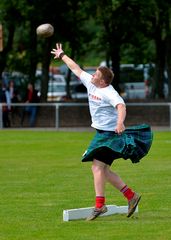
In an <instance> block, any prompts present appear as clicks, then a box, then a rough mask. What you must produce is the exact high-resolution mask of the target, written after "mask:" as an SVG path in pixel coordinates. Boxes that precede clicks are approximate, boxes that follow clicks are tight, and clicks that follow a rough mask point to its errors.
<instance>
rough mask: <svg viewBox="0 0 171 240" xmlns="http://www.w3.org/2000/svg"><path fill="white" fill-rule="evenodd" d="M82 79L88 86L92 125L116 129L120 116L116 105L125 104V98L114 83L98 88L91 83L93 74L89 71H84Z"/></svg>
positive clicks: (102, 128)
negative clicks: (114, 86) (115, 87)
mask: <svg viewBox="0 0 171 240" xmlns="http://www.w3.org/2000/svg"><path fill="white" fill-rule="evenodd" d="M80 79H81V81H82V83H83V84H84V86H85V87H86V88H87V93H88V101H89V109H90V114H91V119H92V124H91V126H92V127H93V128H96V129H99V130H106V131H115V128H116V125H117V116H118V113H117V109H116V105H117V104H119V103H122V104H124V101H123V99H122V98H121V97H120V95H119V94H118V92H117V91H116V90H115V89H114V88H113V86H112V85H109V86H107V87H104V88H97V87H96V86H95V85H94V84H92V83H91V79H92V75H90V74H89V73H86V72H84V71H83V72H82V73H81V76H80Z"/></svg>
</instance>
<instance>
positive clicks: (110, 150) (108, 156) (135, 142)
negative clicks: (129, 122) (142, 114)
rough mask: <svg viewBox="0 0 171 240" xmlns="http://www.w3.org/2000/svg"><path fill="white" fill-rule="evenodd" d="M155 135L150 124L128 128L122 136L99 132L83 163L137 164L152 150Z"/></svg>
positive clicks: (84, 156)
mask: <svg viewBox="0 0 171 240" xmlns="http://www.w3.org/2000/svg"><path fill="white" fill-rule="evenodd" d="M152 140H153V133H152V131H151V128H150V126H149V125H148V124H141V125H136V126H131V127H129V128H127V129H126V130H125V131H124V132H123V133H122V134H121V135H118V134H117V133H115V132H112V131H101V130H97V132H96V135H95V136H94V138H93V140H92V142H91V143H90V145H89V147H88V149H87V150H86V152H85V153H84V154H83V157H82V162H86V161H93V159H97V160H99V161H102V162H104V163H106V164H108V165H111V164H112V162H113V161H114V160H115V159H118V158H123V159H125V160H126V159H130V160H131V161H132V163H137V162H139V161H140V159H142V158H143V157H144V156H145V155H146V154H147V153H148V152H149V150H150V147H151V145H152Z"/></svg>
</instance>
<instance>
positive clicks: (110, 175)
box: [51, 43, 152, 220]
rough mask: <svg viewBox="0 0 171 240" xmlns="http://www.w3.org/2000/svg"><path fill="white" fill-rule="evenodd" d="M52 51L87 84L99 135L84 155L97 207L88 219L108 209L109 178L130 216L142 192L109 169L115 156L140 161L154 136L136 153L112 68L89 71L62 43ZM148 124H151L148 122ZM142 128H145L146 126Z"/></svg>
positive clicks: (94, 124) (92, 113)
mask: <svg viewBox="0 0 171 240" xmlns="http://www.w3.org/2000/svg"><path fill="white" fill-rule="evenodd" d="M51 53H52V54H53V55H54V58H55V59H61V60H62V61H63V62H64V63H65V64H66V65H67V66H68V68H70V69H71V71H72V72H73V73H74V74H75V75H76V76H77V77H79V78H80V80H81V81H82V83H83V84H84V85H85V87H86V88H87V93H88V101H89V109H90V114H91V119H92V125H91V126H92V127H93V128H95V129H96V135H95V137H94V139H93V141H92V142H91V144H90V146H89V148H88V150H87V151H86V153H85V154H84V156H83V158H82V161H83V162H84V161H92V172H93V177H94V188H95V194H96V196H95V207H94V209H93V212H92V214H91V215H90V216H89V217H88V218H87V220H94V219H95V218H97V217H98V216H100V215H102V214H103V213H105V212H106V211H107V207H106V205H105V184H106V182H109V183H111V184H112V185H113V186H114V187H115V188H116V189H118V190H119V191H120V192H121V193H122V194H123V195H124V196H125V198H126V199H127V201H128V215H127V217H130V216H131V215H132V214H133V213H134V212H135V210H136V207H137V205H138V203H139V201H140V198H141V196H139V195H138V194H137V193H136V192H135V191H133V190H132V189H131V188H130V187H128V186H127V184H125V183H124V182H123V180H122V179H121V178H120V177H119V176H118V175H117V174H116V173H115V172H113V171H112V170H111V169H110V166H111V164H112V163H113V161H114V159H117V158H121V157H122V158H124V159H127V158H130V159H131V157H132V160H133V162H138V161H139V159H141V158H142V157H143V156H144V155H145V154H146V153H147V152H148V150H149V148H150V146H151V140H152V136H151V134H148V140H147V142H148V143H147V142H146V143H145V146H146V148H145V150H144V151H143V154H140V151H139V150H138V154H137V152H135V150H136V149H138V148H136V145H135V141H134V140H132V139H133V138H130V137H129V136H130V135H131V136H132V135H133V134H132V133H130V135H129V134H127V133H126V131H125V126H124V120H125V117H126V106H125V103H124V101H123V99H122V98H121V97H120V95H119V94H118V93H117V91H116V90H115V89H114V88H113V86H112V85H111V83H112V80H113V77H114V74H113V72H112V71H111V70H110V69H109V68H107V67H98V68H97V70H96V72H95V73H94V74H93V75H90V74H88V73H86V72H85V71H84V70H82V69H81V68H80V67H79V65H78V64H76V63H75V62H74V61H73V60H72V59H71V58H70V57H68V56H67V55H66V54H65V53H64V51H63V49H62V45H61V44H58V43H57V44H56V49H53V50H52V51H51ZM146 127H147V128H148V126H145V128H146ZM142 128H143V129H144V126H143V127H142ZM137 131H139V130H137ZM147 132H148V133H149V132H150V130H149V129H148V130H147ZM150 133H151V132H150ZM128 139H129V140H128ZM130 139H131V140H130ZM131 141H132V142H131ZM127 142H129V144H127ZM135 153H136V154H135ZM140 155H141V156H140Z"/></svg>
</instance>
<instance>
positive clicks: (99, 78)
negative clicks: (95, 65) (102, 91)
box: [91, 70, 103, 87]
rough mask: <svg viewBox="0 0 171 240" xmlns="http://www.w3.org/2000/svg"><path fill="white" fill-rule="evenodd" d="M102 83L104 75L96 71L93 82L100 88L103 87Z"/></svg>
mask: <svg viewBox="0 0 171 240" xmlns="http://www.w3.org/2000/svg"><path fill="white" fill-rule="evenodd" d="M101 81H103V80H102V73H101V72H100V71H99V70H96V72H95V73H94V74H93V77H92V80H91V82H92V83H93V84H94V85H95V86H96V87H100V86H101Z"/></svg>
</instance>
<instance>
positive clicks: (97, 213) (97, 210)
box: [86, 205, 107, 221]
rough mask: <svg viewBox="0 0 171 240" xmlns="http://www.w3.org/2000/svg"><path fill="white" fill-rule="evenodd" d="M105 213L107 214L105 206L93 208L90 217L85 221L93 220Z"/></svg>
mask: <svg viewBox="0 0 171 240" xmlns="http://www.w3.org/2000/svg"><path fill="white" fill-rule="evenodd" d="M105 212H107V207H106V205H104V206H102V207H101V208H94V209H93V211H92V213H91V215H90V216H89V217H87V219H86V220H87V221H91V220H94V219H95V218H97V217H98V216H100V215H102V214H104V213H105Z"/></svg>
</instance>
